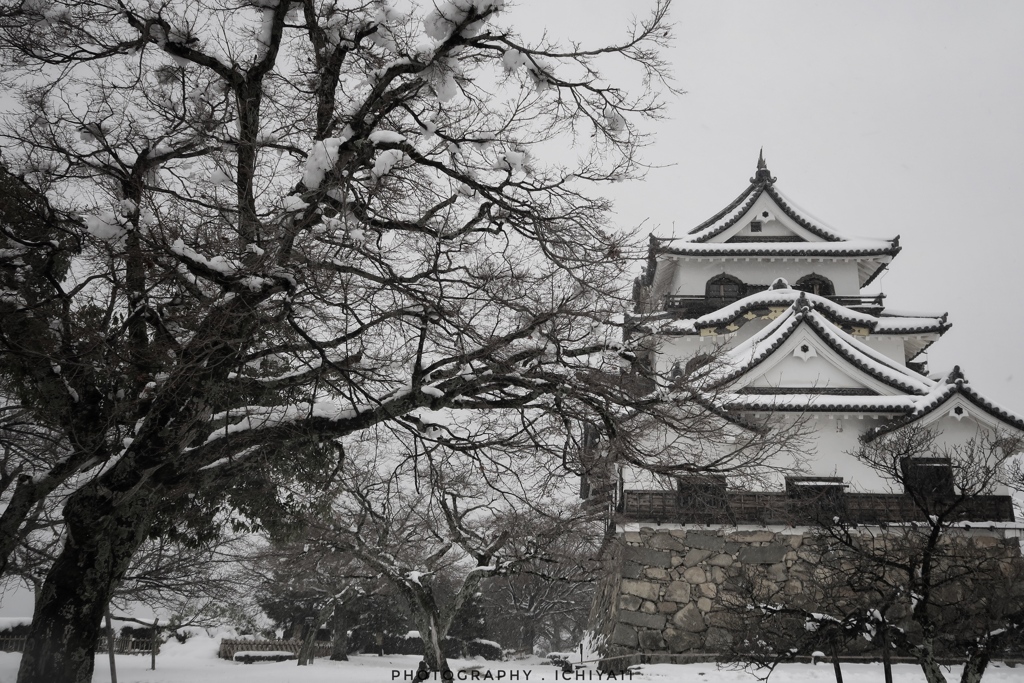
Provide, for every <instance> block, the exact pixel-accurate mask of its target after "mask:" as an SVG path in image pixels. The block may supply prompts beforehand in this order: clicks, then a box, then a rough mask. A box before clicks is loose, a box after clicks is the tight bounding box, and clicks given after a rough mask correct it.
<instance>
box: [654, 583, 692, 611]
mask: <svg viewBox="0 0 1024 683" xmlns="http://www.w3.org/2000/svg"><path fill="white" fill-rule="evenodd" d="M687 587H689V586H687ZM678 609H679V605H678V604H677V603H674V602H670V601H668V600H664V601H662V602H659V603H658V611H659V612H661V613H662V614H675V613H676V610H678Z"/></svg>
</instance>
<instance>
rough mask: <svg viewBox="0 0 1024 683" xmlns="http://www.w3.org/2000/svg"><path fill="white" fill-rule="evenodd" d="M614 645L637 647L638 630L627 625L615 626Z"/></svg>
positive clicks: (613, 632)
mask: <svg viewBox="0 0 1024 683" xmlns="http://www.w3.org/2000/svg"><path fill="white" fill-rule="evenodd" d="M612 644H614V645H625V646H626V647H636V646H637V645H638V640H637V637H636V629H635V628H632V627H630V626H627V625H625V624H615V630H614V631H612Z"/></svg>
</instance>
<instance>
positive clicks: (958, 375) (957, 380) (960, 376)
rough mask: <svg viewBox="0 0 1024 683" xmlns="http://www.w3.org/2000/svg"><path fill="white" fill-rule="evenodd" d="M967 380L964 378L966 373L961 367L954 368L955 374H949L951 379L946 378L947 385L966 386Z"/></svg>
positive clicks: (955, 366)
mask: <svg viewBox="0 0 1024 683" xmlns="http://www.w3.org/2000/svg"><path fill="white" fill-rule="evenodd" d="M966 383H967V379H966V378H965V377H964V373H963V372H962V371H961V370H960V366H959V365H954V366H953V372H951V373H949V377H947V378H946V384H966Z"/></svg>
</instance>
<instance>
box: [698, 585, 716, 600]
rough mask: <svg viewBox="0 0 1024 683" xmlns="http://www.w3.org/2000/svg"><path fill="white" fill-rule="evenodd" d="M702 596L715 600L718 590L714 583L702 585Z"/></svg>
mask: <svg viewBox="0 0 1024 683" xmlns="http://www.w3.org/2000/svg"><path fill="white" fill-rule="evenodd" d="M700 594H701V595H703V596H704V597H705V598H714V597H716V596H717V595H718V588H716V587H715V584H713V583H702V584H701V585H700Z"/></svg>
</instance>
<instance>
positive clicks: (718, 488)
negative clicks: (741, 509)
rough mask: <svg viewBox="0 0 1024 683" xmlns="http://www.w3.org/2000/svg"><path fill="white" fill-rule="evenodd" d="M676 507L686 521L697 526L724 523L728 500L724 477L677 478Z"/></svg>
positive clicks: (688, 476)
mask: <svg viewBox="0 0 1024 683" xmlns="http://www.w3.org/2000/svg"><path fill="white" fill-rule="evenodd" d="M677 482H678V487H679V488H678V496H679V498H678V505H679V509H680V510H681V511H682V512H683V514H684V516H685V518H686V519H688V520H692V521H693V522H695V523H697V524H716V523H722V522H724V521H726V520H725V519H724V517H725V516H726V515H727V514H728V512H727V511H728V498H727V496H726V490H725V483H726V482H725V475H721V474H690V475H683V476H680V477H678V478H677Z"/></svg>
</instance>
